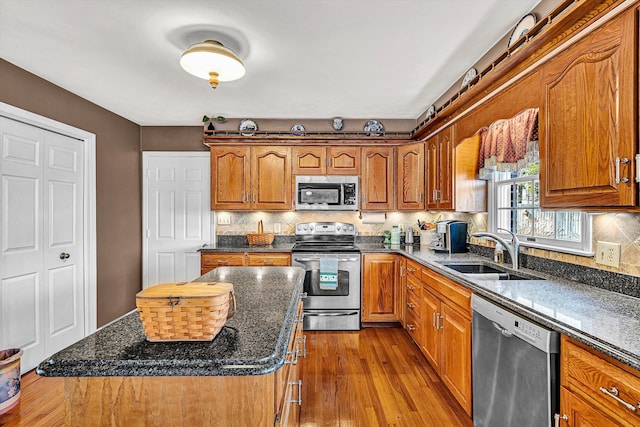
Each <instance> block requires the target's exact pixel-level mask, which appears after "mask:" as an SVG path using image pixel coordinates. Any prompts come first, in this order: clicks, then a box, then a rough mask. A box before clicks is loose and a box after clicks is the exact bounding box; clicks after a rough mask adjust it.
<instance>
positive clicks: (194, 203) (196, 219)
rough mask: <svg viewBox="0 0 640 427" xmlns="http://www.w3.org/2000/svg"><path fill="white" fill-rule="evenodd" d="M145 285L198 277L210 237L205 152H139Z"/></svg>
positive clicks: (209, 205)
mask: <svg viewBox="0 0 640 427" xmlns="http://www.w3.org/2000/svg"><path fill="white" fill-rule="evenodd" d="M143 163H144V165H143V166H144V169H145V170H146V174H145V178H144V181H145V182H144V185H143V189H144V194H143V197H144V201H143V210H144V212H143V216H144V218H143V227H145V234H146V235H145V239H144V248H145V249H146V250H145V251H144V252H145V255H144V259H143V265H144V267H143V268H144V274H143V287H145V288H146V287H148V286H153V285H155V284H158V283H168V282H180V281H188V280H193V279H195V278H196V277H198V276H200V253H199V252H198V249H199V248H201V247H202V245H204V244H205V243H209V241H210V239H211V203H210V192H209V191H210V190H209V188H210V185H211V184H210V173H209V167H210V166H209V164H210V157H209V153H191V152H173V153H166V152H162V153H143Z"/></svg>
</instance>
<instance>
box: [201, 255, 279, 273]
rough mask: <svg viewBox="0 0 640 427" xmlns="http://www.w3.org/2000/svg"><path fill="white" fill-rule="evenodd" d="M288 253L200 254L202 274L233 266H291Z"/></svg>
mask: <svg viewBox="0 0 640 427" xmlns="http://www.w3.org/2000/svg"><path fill="white" fill-rule="evenodd" d="M290 265H291V254H290V253H288V252H260V253H250V252H200V274H205V273H207V272H209V271H211V270H213V269H214V268H216V267H225V266H229V267H233V266H266V267H272V266H290Z"/></svg>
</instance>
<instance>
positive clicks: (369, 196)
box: [360, 147, 395, 211]
mask: <svg viewBox="0 0 640 427" xmlns="http://www.w3.org/2000/svg"><path fill="white" fill-rule="evenodd" d="M361 193H362V196H361V205H360V209H361V210H363V211H390V210H393V209H394V203H393V200H394V194H395V192H394V188H393V147H364V148H362V191H361Z"/></svg>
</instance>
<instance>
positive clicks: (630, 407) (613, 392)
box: [600, 386, 640, 412]
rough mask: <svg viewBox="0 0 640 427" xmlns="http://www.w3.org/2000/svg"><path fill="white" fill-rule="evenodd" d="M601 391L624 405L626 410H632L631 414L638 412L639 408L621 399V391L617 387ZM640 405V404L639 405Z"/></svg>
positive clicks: (601, 388)
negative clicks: (619, 395)
mask: <svg viewBox="0 0 640 427" xmlns="http://www.w3.org/2000/svg"><path fill="white" fill-rule="evenodd" d="M600 391H601V392H603V393H604V394H606V395H607V396H609V397H612V398H613V399H615V400H616V401H617V402H618V403H622V404H623V405H624V406H626V408H627V409H628V410H630V411H631V412H636V411H637V410H638V407H636V406H633V405H632V404H631V403H628V402H625V401H624V400H622V399H620V398H619V397H618V394H619V391H618V389H617V388H616V387H615V386H611V388H610V389H609V390H607V389H606V388H604V387H600ZM639 405H640V404H639Z"/></svg>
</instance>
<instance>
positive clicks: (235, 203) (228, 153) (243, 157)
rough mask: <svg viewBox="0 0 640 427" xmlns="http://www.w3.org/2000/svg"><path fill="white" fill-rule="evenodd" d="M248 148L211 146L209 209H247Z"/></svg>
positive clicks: (248, 188)
mask: <svg viewBox="0 0 640 427" xmlns="http://www.w3.org/2000/svg"><path fill="white" fill-rule="evenodd" d="M249 153H250V148H249V147H215V146H212V147H211V209H212V210H216V209H220V210H222V209H224V210H246V209H249V206H250V203H249V194H250V185H249V183H250V178H251V174H250V169H249V168H250V166H251V164H250V159H249Z"/></svg>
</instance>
